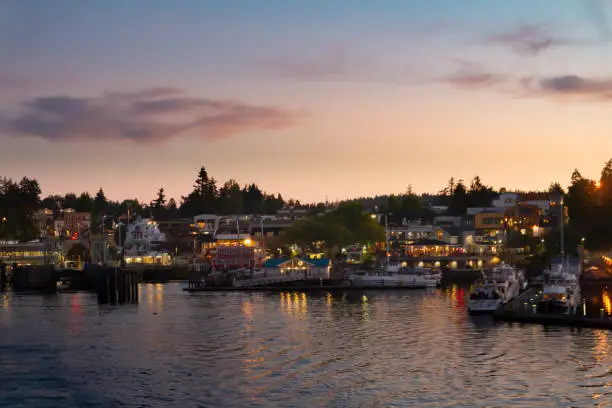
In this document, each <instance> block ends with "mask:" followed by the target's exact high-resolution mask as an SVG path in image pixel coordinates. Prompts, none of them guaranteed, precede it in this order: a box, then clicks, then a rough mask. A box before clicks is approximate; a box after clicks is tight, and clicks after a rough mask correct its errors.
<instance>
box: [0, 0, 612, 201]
mask: <svg viewBox="0 0 612 408" xmlns="http://www.w3.org/2000/svg"><path fill="white" fill-rule="evenodd" d="M610 18H612V1H609V0H555V1H551V0H505V1H490V0H462V1H458V0H428V1H421V0H386V1H384V2H379V1H374V0H371V1H360V0H335V1H329V0H309V1H301V2H297V1H295V2H293V1H286V0H266V1H246V0H244V1H235V0H218V1H217V0H173V1H171V2H170V1H166V0H129V1H126V0H105V1H96V2H94V1H80V0H54V1H48V0H0V176H6V177H12V178H15V179H20V178H21V177H23V176H28V177H34V178H36V179H37V180H38V181H39V182H40V184H41V188H42V190H43V194H45V195H46V194H50V193H59V194H63V193H67V192H76V193H80V192H82V191H89V192H92V193H95V192H96V191H97V190H98V189H99V188H100V187H103V188H104V191H105V193H106V195H107V197H109V198H111V199H115V200H119V199H124V198H138V199H140V200H141V201H144V202H148V201H150V200H152V199H153V198H154V197H155V195H156V192H157V190H158V189H159V188H160V187H163V188H164V189H165V191H166V193H167V195H168V197H176V198H177V199H180V197H181V195H187V193H189V192H190V191H191V190H192V185H193V182H194V180H195V178H196V175H197V173H198V170H199V168H200V167H201V166H204V167H205V168H206V169H207V171H208V173H209V175H211V176H213V177H214V178H216V179H217V180H218V181H219V182H220V183H222V182H224V181H225V180H227V179H230V178H233V179H235V180H237V181H238V182H239V183H240V184H246V183H251V182H255V183H257V184H258V185H259V186H260V187H261V188H262V189H264V190H266V191H268V192H274V193H277V192H280V193H282V195H283V197H285V198H289V197H292V198H295V199H299V200H300V201H302V202H315V201H323V200H325V199H329V200H338V199H343V198H349V197H360V196H372V195H376V194H388V193H402V192H404V191H406V189H407V188H408V186H411V188H412V190H413V191H415V192H417V193H423V192H437V191H439V190H441V189H442V188H443V187H444V186H445V185H446V184H447V180H448V179H449V178H450V177H451V176H452V177H455V179H463V180H465V181H466V182H467V183H469V181H470V180H471V179H472V178H473V177H474V176H475V175H479V176H480V178H481V179H482V181H483V182H484V183H485V184H488V185H493V186H495V187H497V188H499V187H506V188H508V189H544V188H548V186H549V185H550V183H551V182H560V183H561V184H562V185H567V184H568V183H569V179H570V175H571V173H572V171H573V169H574V168H578V169H579V170H580V171H581V172H582V174H583V175H584V176H587V177H592V178H598V177H599V173H600V171H601V168H602V167H603V165H604V163H605V162H606V161H607V160H608V159H610V158H612V115H611V113H612V64H610V62H612V41H611V40H612V32H611V29H610V24H609V19H610Z"/></svg>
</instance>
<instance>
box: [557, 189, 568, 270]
mask: <svg viewBox="0 0 612 408" xmlns="http://www.w3.org/2000/svg"><path fill="white" fill-rule="evenodd" d="M559 212H560V214H559V219H560V220H561V228H560V232H561V265H562V266H563V267H565V264H566V259H565V242H564V234H563V224H564V222H563V221H564V220H563V195H561V198H560V200H559ZM566 272H569V265H567V269H566Z"/></svg>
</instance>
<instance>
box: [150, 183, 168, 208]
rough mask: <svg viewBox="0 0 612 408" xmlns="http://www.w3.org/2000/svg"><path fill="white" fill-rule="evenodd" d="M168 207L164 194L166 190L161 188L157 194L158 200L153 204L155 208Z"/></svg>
mask: <svg viewBox="0 0 612 408" xmlns="http://www.w3.org/2000/svg"><path fill="white" fill-rule="evenodd" d="M165 205H166V195H165V194H164V188H163V187H162V188H160V189H159V191H158V192H157V198H156V199H155V200H153V202H152V203H151V207H153V208H162V207H164V206H165Z"/></svg>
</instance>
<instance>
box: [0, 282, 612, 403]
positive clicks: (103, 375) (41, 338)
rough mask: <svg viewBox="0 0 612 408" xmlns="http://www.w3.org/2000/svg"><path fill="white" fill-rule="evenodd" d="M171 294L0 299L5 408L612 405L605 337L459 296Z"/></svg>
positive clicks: (0, 397) (463, 292)
mask: <svg viewBox="0 0 612 408" xmlns="http://www.w3.org/2000/svg"><path fill="white" fill-rule="evenodd" d="M181 287H182V286H181V285H179V284H166V285H161V284H158V285H141V286H140V288H139V291H140V296H139V303H138V304H133V305H122V306H108V305H98V303H97V298H96V296H95V295H91V294H86V293H63V294H59V295H45V296H43V295H17V294H14V293H10V292H9V293H3V294H0V407H11V408H13V407H37V408H40V407H82V406H88V407H181V408H183V407H185V408H187V407H215V408H223V407H241V408H242V407H404V406H405V407H416V406H418V407H426V406H436V407H459V406H465V407H479V406H482V407H499V406H510V405H513V406H525V407H538V406H542V407H550V406H556V407H581V406H585V407H586V406H589V407H591V406H609V405H612V392H611V391H610V390H611V387H612V370H611V369H610V367H611V366H612V354H611V353H612V350H611V346H612V332H608V331H602V330H585V329H583V330H577V329H570V328H565V327H543V326H538V325H518V324H505V323H495V322H493V321H492V320H491V319H490V318H488V317H486V316H482V317H469V316H468V315H467V313H466V301H467V296H468V288H461V287H457V286H453V287H449V288H443V289H437V290H415V291H368V292H363V293H358V292H351V293H346V294H334V295H332V294H329V293H320V294H304V293H236V292H227V293H194V294H188V293H185V292H182V291H181ZM606 296H607V294H606V295H605V296H604V294H602V295H601V296H600V298H599V300H598V302H599V305H602V307H603V308H604V309H605V308H609V307H611V306H610V300H609V297H606ZM611 311H612V310H611Z"/></svg>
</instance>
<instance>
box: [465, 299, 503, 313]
mask: <svg viewBox="0 0 612 408" xmlns="http://www.w3.org/2000/svg"><path fill="white" fill-rule="evenodd" d="M501 305H502V302H501V299H478V300H470V301H469V302H468V313H469V314H470V315H479V314H490V313H494V312H495V311H497V310H498V309H499V308H500V306H501Z"/></svg>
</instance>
